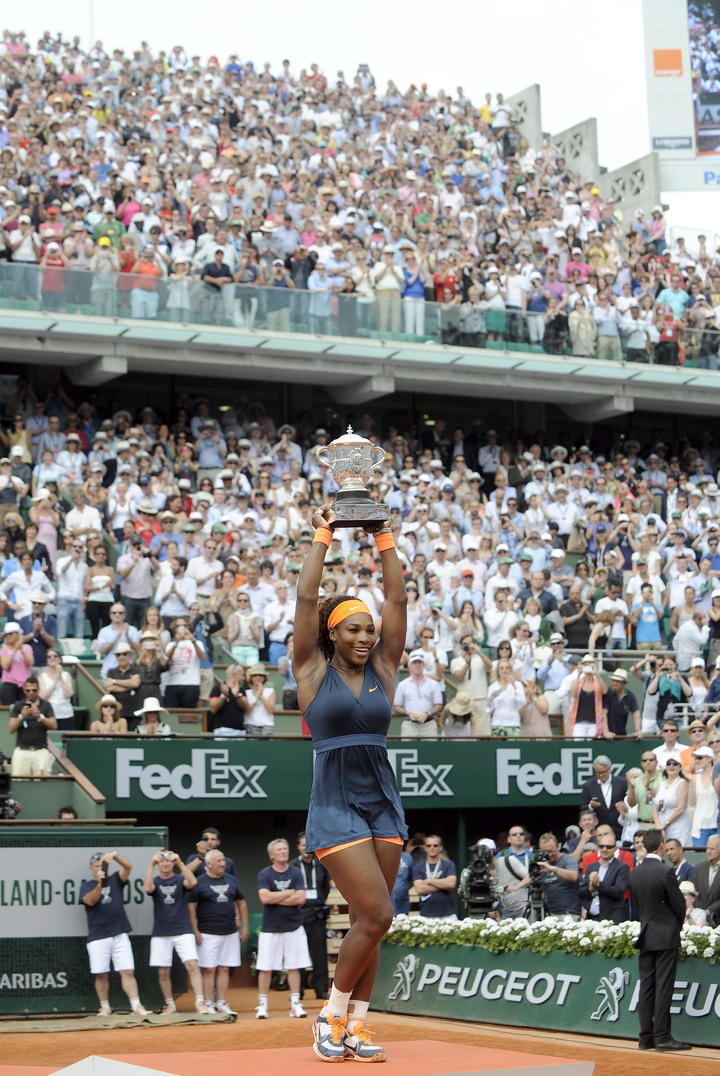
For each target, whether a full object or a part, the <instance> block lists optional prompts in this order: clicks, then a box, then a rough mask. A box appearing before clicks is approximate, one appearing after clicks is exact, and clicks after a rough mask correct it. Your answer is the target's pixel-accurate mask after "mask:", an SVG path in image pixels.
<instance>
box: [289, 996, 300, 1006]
mask: <svg viewBox="0 0 720 1076" xmlns="http://www.w3.org/2000/svg"><path fill="white" fill-rule="evenodd" d="M290 1004H291V1005H299V1004H300V995H299V994H291V995H290Z"/></svg>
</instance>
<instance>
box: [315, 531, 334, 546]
mask: <svg viewBox="0 0 720 1076" xmlns="http://www.w3.org/2000/svg"><path fill="white" fill-rule="evenodd" d="M332 536H333V532H332V531H331V530H330V528H329V527H318V528H317V530H316V531H315V534H314V535H313V543H315V542H322V544H323V545H324V546H325V548H326V549H329V547H330V543H331V542H332Z"/></svg>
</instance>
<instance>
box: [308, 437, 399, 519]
mask: <svg viewBox="0 0 720 1076" xmlns="http://www.w3.org/2000/svg"><path fill="white" fill-rule="evenodd" d="M315 456H316V457H317V459H318V461H319V462H320V463H322V464H324V465H325V466H326V467H327V468H328V469H329V471H330V473H331V474H332V476H333V478H334V479H335V481H336V482H337V484H338V486H339V487H340V488H339V490H338V492H337V493H336V495H335V505H334V511H335V524H334V526H336V527H364V526H365V524H366V523H386V522H387V520H388V519H389V518H390V509H389V507H388V505H386V504H382V503H381V504H378V503H376V502H375V501H373V500H372V498H371V496H370V491H369V490H368V488H367V485H368V482H370V481H371V479H372V477H373V472H374V471H376V470H377V469H378V468H379V467H380V466H381V464H382V462H383V461H384V459H385V452H384V451H383V449H382V448H380V446H379V445H374V444H373V443H372V441H368V440H367V439H366V438H365V437H360V435H359V434H357V433H353V429H352V426H348V428H347V433H346V434H343V436H342V437H337V438H336V439H335V440H334V441H331V442H330V444H329V445H322V446H321V447H319V448H316V449H315Z"/></svg>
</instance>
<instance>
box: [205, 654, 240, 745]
mask: <svg viewBox="0 0 720 1076" xmlns="http://www.w3.org/2000/svg"><path fill="white" fill-rule="evenodd" d="M209 705H210V713H211V714H212V722H211V725H212V731H213V732H214V733H215V735H216V736H244V735H245V714H246V712H247V710H248V706H249V703H248V701H247V698H246V695H245V669H244V668H243V667H242V665H229V666H228V668H227V672H226V673H225V680H224V681H221V680H216V681H215V682H214V684H213V686H212V688H211V689H210V703H209Z"/></svg>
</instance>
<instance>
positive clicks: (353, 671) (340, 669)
mask: <svg viewBox="0 0 720 1076" xmlns="http://www.w3.org/2000/svg"><path fill="white" fill-rule="evenodd" d="M330 664H331V665H332V667H333V669H337V671H338V672H340V673H346V674H347V676H357V675H358V674H359V673H361V672H362V669H363V667H361V668H359V669H355V668H353V667H352V666H351V667H350V668H349V669H343V667H342V665H336V664H335V662H334V661H331V662H330Z"/></svg>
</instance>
